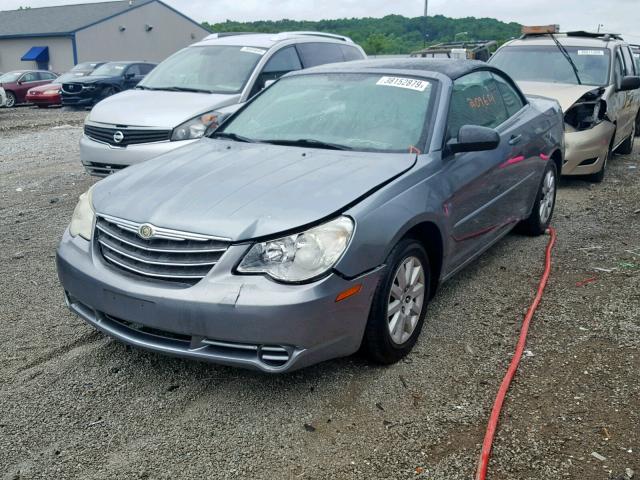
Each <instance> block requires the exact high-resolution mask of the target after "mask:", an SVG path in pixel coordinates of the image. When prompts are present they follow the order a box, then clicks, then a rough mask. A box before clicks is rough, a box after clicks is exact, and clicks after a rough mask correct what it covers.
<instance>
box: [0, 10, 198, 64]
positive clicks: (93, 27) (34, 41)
mask: <svg viewBox="0 0 640 480" xmlns="http://www.w3.org/2000/svg"><path fill="white" fill-rule="evenodd" d="M208 34H209V32H208V31H207V30H206V29H205V28H203V27H202V26H201V25H200V24H199V23H197V22H195V21H194V20H192V19H190V18H188V17H187V16H185V15H183V14H182V13H180V12H179V11H177V10H175V9H174V8H172V7H170V6H169V5H167V4H165V3H163V2H162V1H160V0H124V1H123V0H120V1H111V2H101V3H85V4H78V5H64V6H57V7H43V8H27V9H21V10H6V11H2V10H0V72H7V71H9V70H17V69H25V68H36V67H39V68H44V69H50V70H54V71H57V72H63V71H65V70H69V69H70V68H71V67H73V66H74V65H76V64H78V63H81V62H86V61H115V60H146V61H156V62H158V61H161V60H163V59H164V58H166V57H167V56H169V55H171V54H172V53H174V52H175V51H177V50H179V49H180V48H183V47H185V46H187V45H189V44H191V43H194V42H196V41H198V40H201V39H202V38H204V37H205V36H206V35H208Z"/></svg>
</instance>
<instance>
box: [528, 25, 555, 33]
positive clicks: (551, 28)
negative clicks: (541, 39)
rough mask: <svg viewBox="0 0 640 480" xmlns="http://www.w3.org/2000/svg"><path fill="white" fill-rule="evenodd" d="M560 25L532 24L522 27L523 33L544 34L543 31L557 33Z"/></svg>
mask: <svg viewBox="0 0 640 480" xmlns="http://www.w3.org/2000/svg"><path fill="white" fill-rule="evenodd" d="M559 32H560V25H532V26H529V27H526V26H523V27H522V34H523V35H544V34H545V33H559Z"/></svg>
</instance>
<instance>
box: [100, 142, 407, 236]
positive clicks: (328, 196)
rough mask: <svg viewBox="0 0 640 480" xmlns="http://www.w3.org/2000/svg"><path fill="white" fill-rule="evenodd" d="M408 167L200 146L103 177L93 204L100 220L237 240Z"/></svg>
mask: <svg viewBox="0 0 640 480" xmlns="http://www.w3.org/2000/svg"><path fill="white" fill-rule="evenodd" d="M415 161H416V155H415V154H409V153H396V154H386V153H385V154H383V153H368V152H367V153H364V152H349V151H337V150H321V149H305V148H297V147H284V146H277V145H265V144H242V143H239V142H230V141H224V140H211V139H202V140H200V141H199V142H195V143H193V144H191V145H189V146H186V147H182V148H179V149H177V150H174V151H173V152H169V153H167V154H165V155H162V156H160V157H158V158H156V159H154V160H151V161H148V162H144V163H141V164H138V165H135V166H133V167H129V168H127V169H125V170H123V171H121V172H118V173H116V174H114V175H112V176H110V177H107V178H106V179H104V180H102V181H101V182H98V183H97V184H96V185H95V187H94V190H93V195H92V197H93V205H94V209H95V211H96V212H98V213H99V214H106V215H111V216H114V217H118V218H122V219H125V220H130V221H133V222H139V223H145V222H148V223H151V224H153V225H155V226H158V227H163V228H169V229H174V230H180V231H185V232H192V233H201V234H205V235H213V236H218V237H225V238H229V239H231V240H233V241H242V240H248V239H253V238H258V237H263V236H269V235H273V234H278V233H281V232H285V231H290V230H295V229H298V228H300V227H305V226H308V225H310V224H313V223H315V222H318V221H320V220H324V219H328V218H330V217H331V216H333V215H335V214H337V213H338V212H340V211H342V210H343V209H344V208H345V207H347V206H348V205H350V204H352V203H353V202H356V201H358V200H359V199H361V198H363V197H364V196H366V195H368V194H369V193H371V192H372V191H373V190H375V189H376V188H377V187H380V186H381V185H382V184H384V183H385V182H387V181H389V180H390V179H392V178H394V177H396V176H398V175H400V174H402V173H403V172H405V171H407V170H409V169H410V168H411V167H412V166H413V165H414V164H415Z"/></svg>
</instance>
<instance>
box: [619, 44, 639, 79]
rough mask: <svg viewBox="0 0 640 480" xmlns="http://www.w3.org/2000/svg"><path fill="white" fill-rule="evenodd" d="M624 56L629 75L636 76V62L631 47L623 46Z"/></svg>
mask: <svg viewBox="0 0 640 480" xmlns="http://www.w3.org/2000/svg"><path fill="white" fill-rule="evenodd" d="M621 50H622V56H623V57H624V65H625V71H626V74H627V75H631V76H634V75H635V74H636V69H635V62H634V61H633V56H632V55H631V51H630V50H629V47H627V46H625V47H622V49H621Z"/></svg>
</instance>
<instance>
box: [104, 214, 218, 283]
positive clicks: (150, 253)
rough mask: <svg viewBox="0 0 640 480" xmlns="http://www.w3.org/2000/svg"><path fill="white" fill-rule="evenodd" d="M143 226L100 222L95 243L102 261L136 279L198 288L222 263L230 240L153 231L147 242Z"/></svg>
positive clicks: (111, 220) (114, 220) (109, 220)
mask: <svg viewBox="0 0 640 480" xmlns="http://www.w3.org/2000/svg"><path fill="white" fill-rule="evenodd" d="M141 226H142V224H138V223H135V222H130V221H128V220H123V219H119V218H114V217H110V216H106V215H101V216H98V218H97V220H96V232H95V233H96V235H95V239H96V242H97V246H98V248H99V251H100V253H101V255H102V257H103V258H104V259H105V260H106V261H107V262H108V263H109V264H111V265H112V266H114V267H116V268H118V269H120V270H124V271H126V272H128V273H131V274H134V275H140V276H143V277H150V278H155V279H158V280H165V281H173V282H181V283H188V284H191V285H193V284H195V283H197V282H198V281H200V280H201V279H202V278H204V277H205V276H206V275H207V273H209V271H210V270H211V268H213V266H214V265H215V264H216V263H217V262H218V260H220V257H222V255H223V254H224V252H225V251H226V250H227V248H228V246H229V240H228V239H223V238H217V237H211V236H207V235H200V234H194V233H186V232H178V231H175V230H169V229H164V228H159V227H153V229H154V235H153V237H152V238H151V239H149V240H145V239H143V238H141V237H140V236H139V235H138V233H137V232H138V230H139V228H140V227H141Z"/></svg>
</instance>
